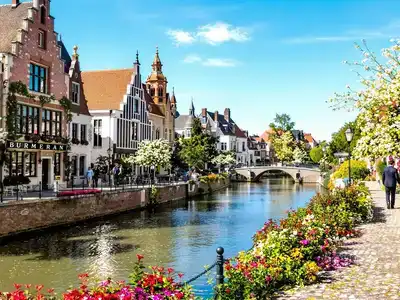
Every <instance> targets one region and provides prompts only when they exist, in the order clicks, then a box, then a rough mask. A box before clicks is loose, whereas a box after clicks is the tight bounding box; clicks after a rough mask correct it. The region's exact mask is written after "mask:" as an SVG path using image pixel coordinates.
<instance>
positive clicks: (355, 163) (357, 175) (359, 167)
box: [333, 160, 370, 180]
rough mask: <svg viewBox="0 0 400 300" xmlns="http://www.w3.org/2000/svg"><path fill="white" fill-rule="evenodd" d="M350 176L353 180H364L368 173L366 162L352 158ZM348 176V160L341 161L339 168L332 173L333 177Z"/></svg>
mask: <svg viewBox="0 0 400 300" xmlns="http://www.w3.org/2000/svg"><path fill="white" fill-rule="evenodd" d="M350 168H351V178H352V179H355V180H364V179H365V177H367V176H368V175H369V173H370V171H369V169H368V168H367V163H366V162H364V161H360V160H352V161H351V164H350ZM348 177H349V161H348V160H346V161H345V162H343V163H342V164H341V165H340V167H339V169H338V170H337V171H336V172H335V173H334V174H333V178H334V179H338V178H348Z"/></svg>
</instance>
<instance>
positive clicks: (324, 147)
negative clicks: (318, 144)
mask: <svg viewBox="0 0 400 300" xmlns="http://www.w3.org/2000/svg"><path fill="white" fill-rule="evenodd" d="M322 152H323V153H324V157H323V159H324V172H326V161H325V154H326V145H323V146H322Z"/></svg>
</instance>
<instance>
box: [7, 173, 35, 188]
mask: <svg viewBox="0 0 400 300" xmlns="http://www.w3.org/2000/svg"><path fill="white" fill-rule="evenodd" d="M29 183H31V180H30V179H29V178H28V177H25V176H23V175H12V176H6V177H4V179H3V184H4V186H15V185H23V184H29Z"/></svg>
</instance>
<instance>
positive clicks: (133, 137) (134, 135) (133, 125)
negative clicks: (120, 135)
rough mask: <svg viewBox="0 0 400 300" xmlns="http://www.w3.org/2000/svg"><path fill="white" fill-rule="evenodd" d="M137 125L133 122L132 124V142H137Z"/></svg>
mask: <svg viewBox="0 0 400 300" xmlns="http://www.w3.org/2000/svg"><path fill="white" fill-rule="evenodd" d="M138 128H139V127H138V123H136V122H133V123H132V140H134V141H137V140H138Z"/></svg>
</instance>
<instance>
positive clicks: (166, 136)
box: [164, 128, 168, 140]
mask: <svg viewBox="0 0 400 300" xmlns="http://www.w3.org/2000/svg"><path fill="white" fill-rule="evenodd" d="M167 138H168V130H167V128H165V129H164V140H166V139H167Z"/></svg>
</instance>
